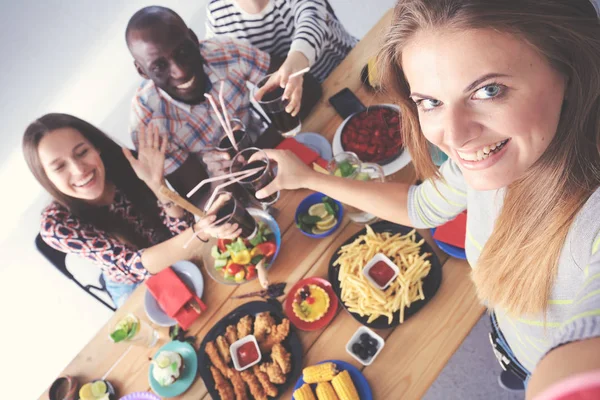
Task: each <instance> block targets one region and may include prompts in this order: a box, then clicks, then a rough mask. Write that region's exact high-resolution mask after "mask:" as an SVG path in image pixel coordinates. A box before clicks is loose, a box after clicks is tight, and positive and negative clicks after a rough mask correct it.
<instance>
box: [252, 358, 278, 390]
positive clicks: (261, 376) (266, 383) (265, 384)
mask: <svg viewBox="0 0 600 400" xmlns="http://www.w3.org/2000/svg"><path fill="white" fill-rule="evenodd" d="M252 368H253V371H254V375H256V378H258V381H259V382H260V384H261V385H262V388H263V390H264V391H265V393H266V394H267V396H270V397H277V393H278V392H277V387H276V386H275V385H273V384H272V383H271V381H270V380H269V375H267V374H266V373H264V372H262V371H261V370H260V368H259V367H258V365H255V366H254V367H252Z"/></svg>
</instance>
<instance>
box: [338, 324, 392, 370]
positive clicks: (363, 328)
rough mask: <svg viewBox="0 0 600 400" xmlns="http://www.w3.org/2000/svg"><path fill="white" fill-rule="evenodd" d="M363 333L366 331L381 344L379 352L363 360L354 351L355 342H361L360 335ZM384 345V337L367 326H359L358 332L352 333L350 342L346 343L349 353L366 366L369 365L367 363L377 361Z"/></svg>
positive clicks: (378, 348) (378, 347)
mask: <svg viewBox="0 0 600 400" xmlns="http://www.w3.org/2000/svg"><path fill="white" fill-rule="evenodd" d="M363 333H366V334H368V335H369V336H370V337H372V338H373V339H375V340H377V343H378V344H379V346H377V352H376V353H375V354H373V355H372V356H371V357H369V358H367V359H366V360H361V358H360V357H359V356H358V355H356V354H354V353H353V352H352V345H353V344H354V343H360V335H362V334H363ZM383 346H385V341H384V340H383V338H382V337H381V336H379V335H378V334H376V333H375V332H373V331H372V330H371V329H369V328H367V327H366V326H361V327H360V328H358V329H357V330H356V332H354V335H352V337H351V338H350V341H348V343H346V352H347V353H348V354H350V355H351V356H352V357H353V358H354V359H355V360H356V361H358V362H359V363H361V364H362V365H364V366H367V365H371V364H372V363H373V361H375V358H377V356H378V355H379V353H381V349H383Z"/></svg>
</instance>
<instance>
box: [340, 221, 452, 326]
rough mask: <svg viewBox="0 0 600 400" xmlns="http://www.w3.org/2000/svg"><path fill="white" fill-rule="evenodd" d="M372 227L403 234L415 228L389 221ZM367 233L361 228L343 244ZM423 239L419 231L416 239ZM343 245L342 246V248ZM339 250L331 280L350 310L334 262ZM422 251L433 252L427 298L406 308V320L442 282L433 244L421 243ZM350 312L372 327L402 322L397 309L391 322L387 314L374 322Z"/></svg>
mask: <svg viewBox="0 0 600 400" xmlns="http://www.w3.org/2000/svg"><path fill="white" fill-rule="evenodd" d="M371 228H373V231H375V232H376V233H381V232H391V233H392V234H395V233H401V234H403V235H406V234H407V233H409V232H410V231H412V230H413V228H409V227H407V226H403V225H398V224H394V223H392V222H388V221H379V222H376V223H374V224H372V225H371ZM366 233H367V229H366V228H365V229H363V230H361V231H360V232H358V233H357V234H356V235H354V236H352V237H351V238H349V239H348V240H346V242H344V244H343V245H342V246H345V245H347V244H350V243H352V242H353V241H355V240H356V239H357V238H358V237H359V236H360V235H364V234H366ZM421 239H422V236H421V235H419V233H416V240H417V241H420V240H421ZM342 246H340V248H341V247H342ZM338 251H339V249H338V250H336V252H335V253H334V254H333V256H332V257H331V260H330V261H329V282H331V286H332V287H333V291H334V292H335V294H336V295H337V296H338V298H339V299H340V303H342V305H343V306H344V308H345V309H346V311H348V308H347V307H346V305H345V304H344V302H343V301H342V298H341V289H340V282H339V280H338V274H339V272H340V271H339V267H334V266H333V264H334V263H335V261H336V260H337V259H338V257H339V254H338ZM422 253H430V254H431V255H430V256H429V258H428V260H429V261H430V262H431V270H430V271H429V275H427V276H426V277H425V278H424V279H423V295H424V296H425V300H418V301H415V302H413V303H412V304H411V305H410V308H406V309H404V320H405V321H406V320H407V319H408V318H410V317H411V316H412V315H414V314H415V313H417V312H418V311H419V310H420V309H421V308H423V306H424V305H425V304H427V303H428V302H429V300H431V298H432V297H433V296H434V295H435V294H436V292H437V290H438V288H439V287H440V284H441V283H442V265H441V264H440V260H438V258H437V256H436V255H435V253H434V252H433V250H432V249H431V246H429V244H427V242H425V243H423V244H422V245H421V254H422ZM348 312H349V313H350V315H352V317H353V318H354V319H355V320H357V321H358V322H360V323H361V324H363V325H365V326H368V327H370V328H375V329H385V328H392V327H394V326H397V325H399V324H400V311H396V312H395V313H394V314H393V316H394V319H393V320H392V323H391V324H389V323H388V319H387V317H385V316H380V317H378V318H377V319H375V320H374V321H373V322H371V323H367V320H368V319H369V317H367V316H365V317H361V316H360V315H358V314H355V313H352V312H350V311H348Z"/></svg>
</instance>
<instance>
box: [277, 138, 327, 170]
mask: <svg viewBox="0 0 600 400" xmlns="http://www.w3.org/2000/svg"><path fill="white" fill-rule="evenodd" d="M276 148H277V149H280V150H290V151H291V152H292V153H294V154H295V155H296V156H298V158H299V159H300V160H302V162H303V163H304V164H306V165H310V166H312V164H317V165H319V166H321V167H323V168H325V169H326V168H327V161H325V160H324V159H322V158H321V156H319V154H318V153H317V152H316V151H314V150H312V149H309V148H308V147H306V146H305V145H303V144H302V143H300V142H298V141H297V140H296V139H294V138H286V139H284V140H283V142H281V143H279V144H278V145H277V147H276Z"/></svg>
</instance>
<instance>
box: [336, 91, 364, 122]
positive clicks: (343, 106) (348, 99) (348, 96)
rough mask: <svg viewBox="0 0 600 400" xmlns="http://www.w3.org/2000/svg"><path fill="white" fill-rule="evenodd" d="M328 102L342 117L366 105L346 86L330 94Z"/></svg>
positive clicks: (362, 108)
mask: <svg viewBox="0 0 600 400" xmlns="http://www.w3.org/2000/svg"><path fill="white" fill-rule="evenodd" d="M329 102H330V103H331V105H332V106H333V108H335V111H337V113H338V114H339V115H340V116H341V117H342V118H344V119H346V118H348V117H349V116H350V115H352V114H354V113H357V112H361V111H364V110H366V107H365V105H364V104H363V103H361V101H360V100H359V99H358V97H356V95H355V94H354V93H352V91H351V90H350V89H348V88H344V89H342V90H340V91H339V92H337V93H336V94H334V95H333V96H331V97H330V98H329Z"/></svg>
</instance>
